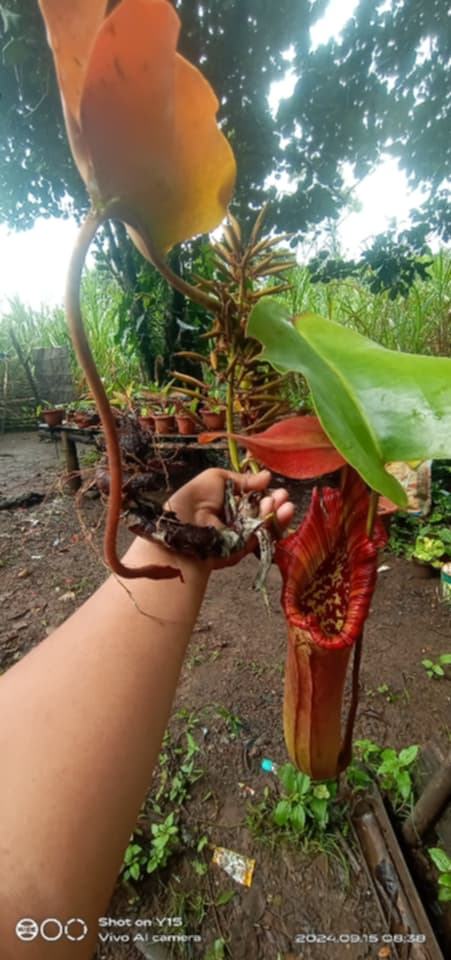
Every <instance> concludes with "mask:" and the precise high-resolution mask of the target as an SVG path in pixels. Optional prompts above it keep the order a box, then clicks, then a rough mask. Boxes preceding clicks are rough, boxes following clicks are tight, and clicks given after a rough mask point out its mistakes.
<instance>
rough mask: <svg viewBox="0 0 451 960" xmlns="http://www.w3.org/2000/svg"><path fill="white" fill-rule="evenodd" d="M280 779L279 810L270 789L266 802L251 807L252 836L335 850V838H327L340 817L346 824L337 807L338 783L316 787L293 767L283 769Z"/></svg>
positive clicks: (267, 789) (285, 766)
mask: <svg viewBox="0 0 451 960" xmlns="http://www.w3.org/2000/svg"><path fill="white" fill-rule="evenodd" d="M277 776H278V777H279V780H280V781H281V784H282V787H283V792H282V796H281V797H280V799H279V800H278V801H277V803H276V805H275V806H274V800H273V798H272V797H271V796H270V791H269V788H268V787H265V789H264V791H263V798H262V800H260V801H259V802H258V803H249V804H248V812H247V818H246V822H247V825H248V827H249V829H250V830H251V832H252V833H254V834H257V835H260V836H261V837H262V838H263V839H265V840H266V841H268V842H272V843H273V842H275V841H276V840H278V839H284V838H285V839H288V840H290V841H294V842H299V841H301V842H302V843H303V842H306V844H307V846H310V845H312V844H315V843H317V844H318V845H319V847H320V848H321V849H325V850H327V847H328V846H330V847H332V846H333V843H331V844H329V841H330V840H332V838H333V835H332V833H331V834H330V835H329V834H327V832H326V831H327V828H328V827H329V826H330V827H331V828H332V829H333V827H334V826H336V825H337V819H338V817H337V815H339V818H340V820H341V822H342V821H343V812H344V811H343V808H342V807H340V808H339V807H338V805H335V804H334V801H335V798H336V796H337V789H338V788H337V784H336V782H335V781H332V780H328V781H325V782H324V783H313V782H312V780H311V779H310V777H309V776H307V774H305V773H300V771H299V770H296V767H294V766H293V764H292V763H286V764H284V766H282V767H280V769H279V770H278V772H277ZM342 825H343V823H342Z"/></svg>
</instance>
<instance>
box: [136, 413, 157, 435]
mask: <svg viewBox="0 0 451 960" xmlns="http://www.w3.org/2000/svg"><path fill="white" fill-rule="evenodd" d="M138 423H139V425H140V427H142V428H143V430H150V432H151V433H153V432H154V430H155V419H154V417H138Z"/></svg>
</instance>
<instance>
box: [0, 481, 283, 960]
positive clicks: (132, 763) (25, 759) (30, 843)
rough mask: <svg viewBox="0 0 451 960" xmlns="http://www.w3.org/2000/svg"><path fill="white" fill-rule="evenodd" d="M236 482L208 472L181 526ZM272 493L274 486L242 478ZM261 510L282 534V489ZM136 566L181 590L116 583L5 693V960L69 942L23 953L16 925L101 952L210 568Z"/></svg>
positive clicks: (1, 860)
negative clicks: (73, 931)
mask: <svg viewBox="0 0 451 960" xmlns="http://www.w3.org/2000/svg"><path fill="white" fill-rule="evenodd" d="M227 476H228V473H227V471H207V472H206V473H204V474H202V475H200V476H199V477H197V478H196V479H195V480H194V481H192V482H191V483H190V484H187V485H186V486H185V487H184V488H182V490H181V491H178V493H177V494H175V496H174V497H173V498H172V499H171V503H170V506H171V508H172V509H174V510H175V511H176V512H177V514H178V515H179V516H180V519H181V520H182V521H184V522H191V523H198V524H206V523H214V524H216V525H220V511H221V505H222V502H223V498H224V480H225V478H226V477H227ZM239 482H240V483H241V484H246V485H247V487H248V488H249V487H250V486H252V487H253V488H255V489H260V490H263V489H264V487H265V486H266V485H267V483H268V482H269V474H267V473H266V472H263V473H262V474H259V475H258V476H257V477H255V478H245V477H242V478H240V480H239ZM274 496H275V499H274V501H273V502H272V503H271V502H270V501H265V500H264V501H263V502H262V513H264V514H266V513H267V512H269V511H270V510H271V509H273V508H275V509H276V512H277V517H278V520H279V522H280V524H281V525H282V526H284V525H285V524H286V523H287V522H288V520H289V519H290V516H291V515H292V508H291V505H290V504H288V503H287V502H286V500H287V497H286V494H285V493H284V492H283V491H278V492H277V493H276V494H275V495H274ZM126 559H127V563H130V564H134V565H135V566H140V565H141V564H142V563H148V562H155V563H157V562H161V563H167V562H168V559H169V561H170V562H173V563H175V564H176V565H177V566H178V567H180V569H181V570H182V573H183V577H184V582H183V583H181V582H179V581H178V580H170V581H149V580H142V579H140V580H136V581H133V582H130V581H127V583H126V589H125V586H124V584H123V583H121V582H120V581H119V580H117V578H115V577H110V578H109V579H108V580H107V581H106V583H104V584H103V586H102V587H100V589H99V590H97V591H96V593H94V594H93V596H92V597H91V598H90V599H89V600H88V601H87V602H86V603H85V604H84V605H83V606H82V607H81V608H80V609H79V610H78V611H77V612H76V613H75V614H74V615H73V616H72V617H71V618H70V619H69V620H67V621H66V622H65V623H64V624H63V625H62V626H61V627H59V628H58V630H56V631H55V632H54V633H52V634H51V635H50V636H49V637H48V638H47V639H46V640H44V641H43V642H42V643H41V644H40V645H39V646H38V647H36V648H35V649H34V650H33V651H32V652H31V653H30V654H28V655H27V656H26V657H24V658H23V660H22V661H20V663H18V664H17V665H15V666H14V667H12V668H11V669H10V670H9V671H8V672H7V673H6V674H5V675H4V677H2V678H1V681H0V756H1V769H2V774H3V776H2V789H1V791H0V824H1V838H2V842H1V844H0V933H1V941H2V957H3V958H4V960H10V958H11V960H12V958H13V957H14V960H21V958H22V957H24V958H25V957H26V958H31V960H41V958H42V960H43V958H44V957H47V956H48V955H50V952H51V956H52V958H54V960H60V958H63V957H64V958H65V957H66V956H68V943H67V941H64V940H61V941H59V942H56V943H54V944H52V945H51V946H50V947H49V944H48V943H45V942H44V941H42V940H41V939H40V938H37V939H36V940H34V941H33V942H30V943H21V942H20V941H19V940H18V939H17V938H16V936H15V932H14V930H15V925H16V923H17V921H18V920H19V919H20V918H21V917H31V918H34V919H35V920H36V921H37V922H38V923H39V922H41V921H42V920H43V919H45V918H46V917H56V918H59V919H60V920H62V921H63V922H64V921H65V920H66V919H67V918H68V917H81V918H83V919H84V920H85V921H86V923H87V924H88V927H89V936H88V937H87V938H86V939H84V940H83V941H81V942H79V943H75V944H70V953H71V954H74V956H76V957H77V960H78V958H80V960H85V958H87V957H90V956H91V955H92V953H93V950H94V947H95V942H96V933H97V918H98V917H99V916H101V915H102V913H103V912H104V910H105V908H106V906H107V903H108V900H109V897H110V895H111V891H112V888H113V886H114V882H115V879H116V877H117V875H118V872H119V869H120V865H121V862H122V857H123V852H124V849H125V847H126V845H127V843H128V839H129V836H130V833H131V832H132V830H133V828H134V826H135V823H136V818H137V815H138V812H139V808H140V805H141V803H142V800H143V798H144V795H145V792H146V789H147V787H148V784H149V782H150V778H151V771H152V769H153V766H154V764H155V762H156V759H157V756H158V751H159V748H160V743H161V739H162V736H163V733H164V729H165V727H166V724H167V720H168V717H169V714H170V710H171V705H172V701H173V698H174V694H175V688H176V684H177V680H178V675H179V672H180V668H181V665H182V662H183V659H184V655H185V652H186V647H187V645H188V642H189V639H190V636H191V632H192V628H193V625H194V623H195V620H196V617H197V613H198V610H199V607H200V604H201V602H202V599H203V595H204V592H205V588H206V585H207V581H208V577H209V573H210V569H211V564H210V563H206V562H199V561H197V560H194V559H191V558H187V557H183V556H180V555H177V556H176V557H175V558H174V556H173V555H171V554H169V553H168V552H167V551H166V549H165V548H163V547H160V546H157V545H156V544H154V543H149V542H147V541H144V540H141V539H137V540H135V541H134V543H133V545H132V547H131V548H130V550H129V551H128V553H127V558H126Z"/></svg>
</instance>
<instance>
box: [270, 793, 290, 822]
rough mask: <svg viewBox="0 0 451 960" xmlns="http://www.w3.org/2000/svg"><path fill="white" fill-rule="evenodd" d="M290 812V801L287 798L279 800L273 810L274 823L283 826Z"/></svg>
mask: <svg viewBox="0 0 451 960" xmlns="http://www.w3.org/2000/svg"><path fill="white" fill-rule="evenodd" d="M290 813H291V803H289V802H288V800H279V803H278V804H277V807H276V809H275V810H274V814H273V817H274V823H276V824H277V826H278V827H284V826H285V824H286V822H287V820H288V818H289V816H290Z"/></svg>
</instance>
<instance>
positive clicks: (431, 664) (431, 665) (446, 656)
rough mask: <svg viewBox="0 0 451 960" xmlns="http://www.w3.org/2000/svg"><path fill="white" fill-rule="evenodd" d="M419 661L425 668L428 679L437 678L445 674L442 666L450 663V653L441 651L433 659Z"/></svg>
mask: <svg viewBox="0 0 451 960" xmlns="http://www.w3.org/2000/svg"><path fill="white" fill-rule="evenodd" d="M421 663H422V665H423V667H424V669H425V670H426V673H427V675H428V677H429V679H430V680H437V679H438V678H439V677H444V676H445V671H444V669H443V667H444V666H445V667H446V666H449V665H450V664H451V653H442V654H440V656H439V657H438V658H437V660H435V661H434V660H422V661H421Z"/></svg>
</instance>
